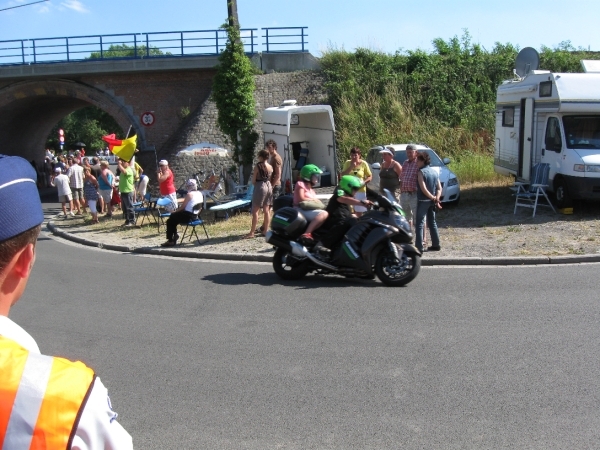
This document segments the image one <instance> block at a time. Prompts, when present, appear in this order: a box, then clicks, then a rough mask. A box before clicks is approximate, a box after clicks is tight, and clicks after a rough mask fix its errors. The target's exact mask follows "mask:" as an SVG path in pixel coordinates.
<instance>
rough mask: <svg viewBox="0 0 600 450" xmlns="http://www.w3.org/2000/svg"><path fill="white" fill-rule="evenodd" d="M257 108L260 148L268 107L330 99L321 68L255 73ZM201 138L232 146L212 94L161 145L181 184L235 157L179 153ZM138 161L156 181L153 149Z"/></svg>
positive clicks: (225, 165)
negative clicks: (178, 153) (220, 124)
mask: <svg viewBox="0 0 600 450" xmlns="http://www.w3.org/2000/svg"><path fill="white" fill-rule="evenodd" d="M255 82H256V91H255V100H256V111H257V117H256V120H255V128H256V130H257V131H258V132H259V134H260V139H259V141H258V145H257V147H258V148H257V150H258V149H259V148H262V147H263V143H264V139H263V135H262V111H263V110H264V109H265V108H269V107H272V106H279V104H281V102H282V101H283V100H288V99H295V100H297V101H298V104H299V105H317V104H324V103H326V102H327V94H326V92H325V88H324V87H323V84H324V77H323V74H322V73H321V72H320V71H302V72H289V73H271V74H264V75H257V76H256V77H255ZM199 142H210V143H212V144H217V145H220V146H223V147H225V148H231V146H230V145H229V144H228V143H227V138H226V137H225V135H224V134H223V133H221V130H220V129H219V127H218V125H217V107H216V105H215V103H214V102H213V101H212V99H211V98H210V97H209V98H208V99H207V100H206V101H204V102H203V103H202V104H201V105H200V106H199V107H198V108H197V109H196V110H195V111H193V112H192V113H191V114H190V115H189V116H188V117H187V118H186V119H185V120H184V122H183V123H182V125H181V126H180V127H179V130H178V131H177V133H175V134H174V135H173V136H172V137H171V138H170V139H169V140H168V141H167V142H166V144H165V145H163V147H162V148H161V149H159V151H158V152H157V159H159V160H160V159H167V160H168V161H169V164H170V165H171V168H172V169H173V173H174V174H175V178H176V183H175V184H176V186H179V185H180V184H182V183H183V182H184V180H185V179H186V178H187V177H189V176H190V174H192V173H196V172H199V171H201V170H202V171H204V172H205V173H210V172H212V171H214V172H215V173H222V172H226V171H227V170H228V169H229V168H230V167H231V166H232V165H233V161H232V159H231V158H229V157H217V156H189V155H186V156H179V157H177V156H175V155H176V154H177V152H178V151H180V150H182V149H184V148H186V147H188V146H189V145H192V144H196V143H199ZM138 161H139V162H140V163H141V164H142V165H143V166H144V167H148V168H151V169H150V170H146V172H149V174H150V173H151V180H152V182H153V184H156V176H155V172H156V171H155V165H156V162H155V161H154V154H153V153H146V152H145V153H142V154H139V155H138ZM152 175H154V178H152Z"/></svg>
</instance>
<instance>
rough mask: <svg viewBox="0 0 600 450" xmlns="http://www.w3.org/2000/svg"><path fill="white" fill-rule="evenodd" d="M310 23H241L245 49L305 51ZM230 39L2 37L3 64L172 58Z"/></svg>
mask: <svg viewBox="0 0 600 450" xmlns="http://www.w3.org/2000/svg"><path fill="white" fill-rule="evenodd" d="M307 28H308V27H276V28H261V30H263V32H264V33H263V35H262V38H263V39H264V41H263V45H262V47H261V45H260V43H259V38H258V35H257V34H258V28H242V29H241V30H240V35H241V39H242V43H243V44H244V50H245V52H246V54H248V55H253V54H255V53H258V52H260V51H263V52H267V53H275V52H290V53H296V52H305V51H307V50H306V48H307V44H308V42H307V41H306V37H307V36H308V34H306V30H307ZM226 43H227V32H226V31H225V30H224V29H218V30H197V31H165V32H158V33H130V34H107V35H102V36H100V35H95V36H71V37H56V38H41V39H17V40H11V41H0V66H2V65H25V64H52V63H65V62H77V61H95V60H109V59H110V60H114V59H143V58H168V57H182V56H215V55H219V53H221V51H222V50H223V49H224V48H225V44H226Z"/></svg>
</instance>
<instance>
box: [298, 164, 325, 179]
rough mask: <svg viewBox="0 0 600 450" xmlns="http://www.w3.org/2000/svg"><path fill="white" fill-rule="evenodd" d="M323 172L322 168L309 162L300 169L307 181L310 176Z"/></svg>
mask: <svg viewBox="0 0 600 450" xmlns="http://www.w3.org/2000/svg"><path fill="white" fill-rule="evenodd" d="M320 173H323V171H322V170H321V169H319V168H318V167H317V166H315V165H314V164H307V165H305V166H304V167H303V168H302V169H300V178H302V179H303V180H306V181H310V177H312V176H313V175H318V174H320Z"/></svg>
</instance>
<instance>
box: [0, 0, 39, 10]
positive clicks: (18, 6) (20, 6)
mask: <svg viewBox="0 0 600 450" xmlns="http://www.w3.org/2000/svg"><path fill="white" fill-rule="evenodd" d="M49 1H50V0H38V1H37V2H31V3H25V4H24V5H17V6H10V7H8V8H2V9H0V12H1V11H7V10H9V9H15V8H22V7H23V6H30V5H35V4H36V3H44V2H49Z"/></svg>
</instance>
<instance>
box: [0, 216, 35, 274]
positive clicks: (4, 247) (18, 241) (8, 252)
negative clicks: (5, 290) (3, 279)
mask: <svg viewBox="0 0 600 450" xmlns="http://www.w3.org/2000/svg"><path fill="white" fill-rule="evenodd" d="M41 229H42V225H41V224H40V225H37V226H35V227H33V228H30V229H29V230H27V231H23V232H22V233H21V234H17V235H16V236H13V237H11V238H9V239H6V240H5V241H2V242H0V273H2V272H3V271H4V269H5V268H6V266H7V265H8V263H9V262H10V261H11V259H13V257H14V256H15V255H16V254H17V253H18V252H19V251H20V250H22V249H23V248H24V247H25V246H26V245H27V244H33V245H34V246H35V243H36V241H37V238H38V236H39V234H40V230H41Z"/></svg>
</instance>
